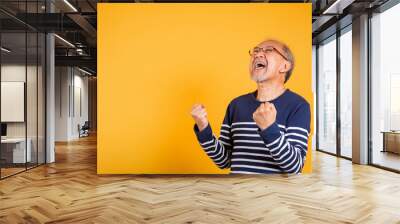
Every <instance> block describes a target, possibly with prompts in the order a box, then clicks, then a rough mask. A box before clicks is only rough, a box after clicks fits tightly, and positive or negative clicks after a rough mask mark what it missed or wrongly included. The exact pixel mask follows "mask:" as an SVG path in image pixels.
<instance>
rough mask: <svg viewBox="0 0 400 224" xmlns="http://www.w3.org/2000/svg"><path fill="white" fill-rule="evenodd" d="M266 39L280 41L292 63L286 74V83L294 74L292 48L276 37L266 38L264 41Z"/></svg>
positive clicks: (284, 52)
mask: <svg viewBox="0 0 400 224" xmlns="http://www.w3.org/2000/svg"><path fill="white" fill-rule="evenodd" d="M266 41H272V42H275V43H278V44H280V45H281V46H282V50H283V54H284V55H285V57H286V58H287V60H288V61H289V63H290V69H289V70H288V71H287V72H286V74H285V82H284V83H286V82H287V81H288V80H289V78H290V76H291V75H292V72H293V69H294V55H293V53H292V50H290V48H289V47H288V46H287V45H286V44H285V43H283V42H282V41H279V40H276V39H266V40H265V41H263V42H266Z"/></svg>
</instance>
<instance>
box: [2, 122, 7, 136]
mask: <svg viewBox="0 0 400 224" xmlns="http://www.w3.org/2000/svg"><path fill="white" fill-rule="evenodd" d="M6 136H7V124H5V123H1V137H2V138H3V137H6Z"/></svg>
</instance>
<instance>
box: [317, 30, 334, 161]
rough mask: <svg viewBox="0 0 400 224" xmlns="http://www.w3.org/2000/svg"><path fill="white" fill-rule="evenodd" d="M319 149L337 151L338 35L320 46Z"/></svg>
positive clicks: (318, 61)
mask: <svg viewBox="0 0 400 224" xmlns="http://www.w3.org/2000/svg"><path fill="white" fill-rule="evenodd" d="M317 63H318V93H317V95H318V102H317V103H318V124H317V125H318V146H317V147H318V149H319V150H322V151H326V152H330V153H336V36H333V37H332V38H329V39H328V40H327V41H326V42H325V43H322V44H320V45H319V47H318V60H317Z"/></svg>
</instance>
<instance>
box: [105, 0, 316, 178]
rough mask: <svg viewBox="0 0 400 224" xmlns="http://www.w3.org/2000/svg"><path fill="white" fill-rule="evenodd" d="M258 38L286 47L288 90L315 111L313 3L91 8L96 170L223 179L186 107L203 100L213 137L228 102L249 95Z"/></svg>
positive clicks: (308, 158)
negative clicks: (291, 63) (291, 62)
mask: <svg viewBox="0 0 400 224" xmlns="http://www.w3.org/2000/svg"><path fill="white" fill-rule="evenodd" d="M265 38H274V39H278V40H281V41H283V42H285V43H287V44H288V45H289V47H290V48H291V49H292V51H293V53H294V55H295V58H296V67H295V69H294V72H293V74H292V77H291V79H290V80H289V81H288V83H287V87H288V88H289V89H291V90H292V91H294V92H296V93H299V94H300V95H302V96H304V97H305V98H306V99H307V100H308V102H309V103H310V105H311V108H313V101H312V90H311V4H265V3H251V4H237V3H236V4H235V3H229V4H226V3H221V4H215V3H212V4H205V3H204V4H203V3H202V4H182V3H172V4H167V3H162V4H154V3H143V4H121V3H118V4H110V3H103V4H98V153H97V160H98V163H97V171H98V173H99V174H224V173H228V172H229V170H220V169H219V168H217V167H216V166H215V165H214V163H213V162H212V161H211V159H209V158H208V157H207V155H206V154H205V152H204V151H203V150H202V149H201V147H200V145H199V144H198V142H197V139H196V137H195V134H194V132H193V124H194V122H193V120H192V118H191V116H190V109H191V107H192V105H193V104H194V103H196V102H201V103H203V104H204V105H205V106H206V108H207V110H208V116H209V120H210V123H211V126H212V128H213V131H214V133H215V134H216V135H217V136H219V130H220V125H221V123H222V120H223V117H224V114H225V111H226V107H227V106H228V104H229V102H230V101H231V100H232V99H233V98H235V97H237V96H239V95H242V94H245V93H248V92H250V91H254V90H255V89H256V85H255V83H253V82H252V81H251V79H250V76H249V72H248V64H249V60H250V58H249V55H248V50H249V49H250V48H252V47H254V46H255V45H257V44H258V43H259V42H261V41H262V40H264V39H265ZM310 146H311V140H310V141H309V147H308V148H309V149H308V150H309V152H308V156H307V160H306V164H305V168H304V170H303V173H304V172H310V171H311V151H310V150H311V147H310Z"/></svg>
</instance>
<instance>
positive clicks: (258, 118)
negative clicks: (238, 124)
mask: <svg viewBox="0 0 400 224" xmlns="http://www.w3.org/2000/svg"><path fill="white" fill-rule="evenodd" d="M253 119H254V121H255V122H256V124H257V126H258V127H259V128H260V129H261V130H264V129H266V128H268V127H269V126H271V124H273V123H274V122H275V120H276V109H275V106H274V104H272V103H269V102H265V103H261V105H260V106H259V107H258V108H257V110H256V111H254V113H253Z"/></svg>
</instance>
